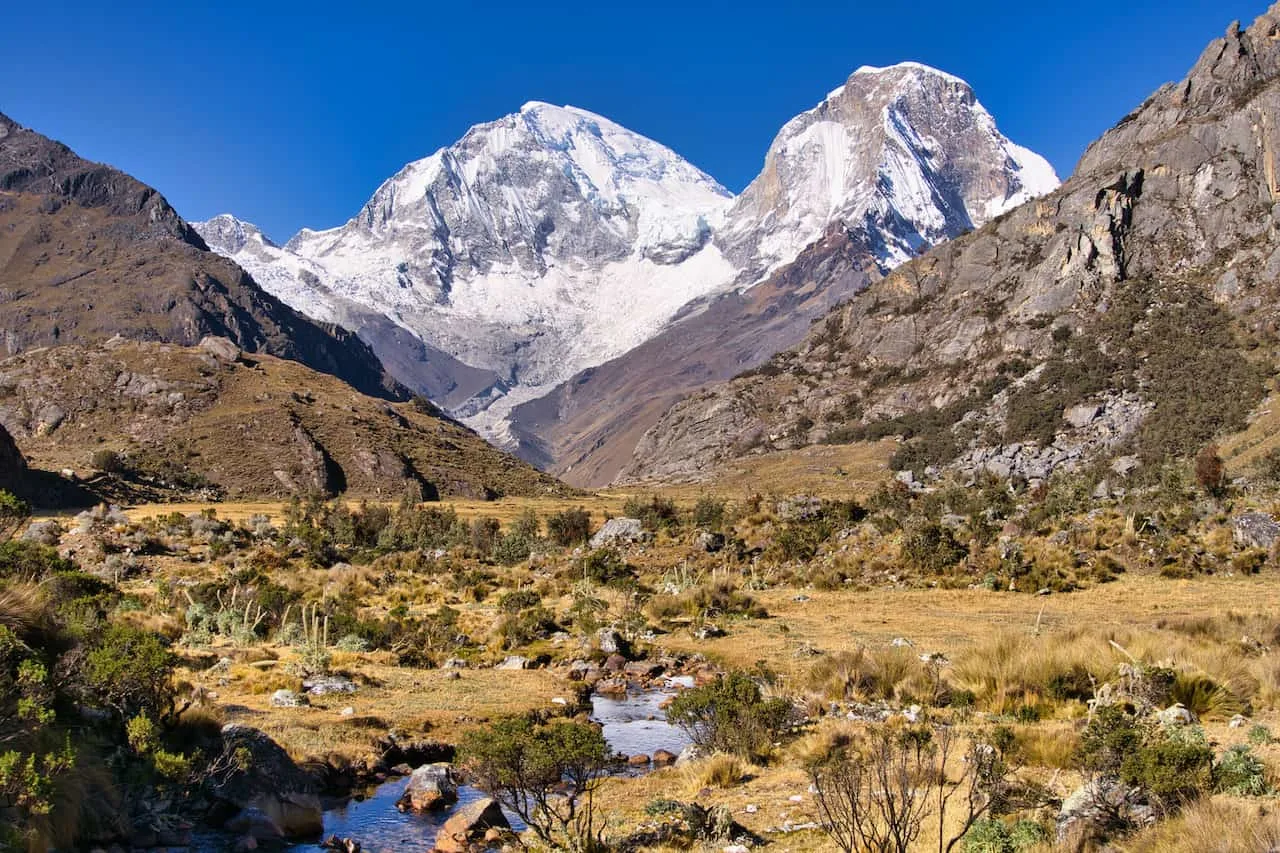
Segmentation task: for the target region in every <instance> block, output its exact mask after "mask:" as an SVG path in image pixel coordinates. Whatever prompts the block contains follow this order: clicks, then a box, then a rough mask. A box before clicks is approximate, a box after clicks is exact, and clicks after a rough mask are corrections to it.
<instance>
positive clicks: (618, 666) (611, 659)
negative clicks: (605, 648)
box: [604, 653, 627, 672]
mask: <svg viewBox="0 0 1280 853" xmlns="http://www.w3.org/2000/svg"><path fill="white" fill-rule="evenodd" d="M626 665H627V659H626V658H624V657H623V656H622V655H620V654H616V653H615V654H611V655H609V656H608V657H607V658H605V660H604V669H605V671H606V672H622V669H623V667H625V666H626Z"/></svg>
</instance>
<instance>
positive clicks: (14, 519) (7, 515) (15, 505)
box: [0, 489, 31, 542]
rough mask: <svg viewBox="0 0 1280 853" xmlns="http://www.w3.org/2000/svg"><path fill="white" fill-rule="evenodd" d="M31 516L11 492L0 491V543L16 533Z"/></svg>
mask: <svg viewBox="0 0 1280 853" xmlns="http://www.w3.org/2000/svg"><path fill="white" fill-rule="evenodd" d="M30 516H31V508H30V507H29V506H27V505H26V503H24V502H23V501H21V500H19V499H18V498H17V496H15V495H14V494H13V493H12V492H6V491H5V490H4V489H0V542H3V541H5V540H6V539H9V538H11V537H12V536H13V534H15V533H17V532H18V529H19V528H20V527H22V524H23V522H25V521H26V520H27V519H28V518H29V517H30Z"/></svg>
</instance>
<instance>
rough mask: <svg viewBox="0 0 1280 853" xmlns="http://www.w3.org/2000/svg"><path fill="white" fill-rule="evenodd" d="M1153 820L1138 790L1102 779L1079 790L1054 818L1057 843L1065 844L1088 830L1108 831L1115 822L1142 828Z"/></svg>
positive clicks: (1150, 810) (1140, 791)
mask: <svg viewBox="0 0 1280 853" xmlns="http://www.w3.org/2000/svg"><path fill="white" fill-rule="evenodd" d="M1155 820H1156V813H1155V810H1154V809H1153V808H1152V807H1151V805H1150V804H1149V803H1148V802H1147V797H1146V795H1145V794H1144V793H1143V792H1142V790H1141V789H1139V788H1136V787H1133V786H1130V785H1126V784H1124V783H1123V782H1121V781H1120V780H1119V779H1115V778H1112V777H1106V776H1103V777H1099V778H1097V779H1094V780H1092V781H1090V782H1088V783H1086V784H1084V785H1082V786H1080V787H1079V788H1077V789H1076V790H1075V791H1073V792H1072V793H1071V794H1070V795H1068V796H1067V798H1066V799H1065V800H1063V801H1062V808H1061V809H1059V811H1058V818H1057V835H1058V841H1059V842H1061V841H1065V840H1067V839H1068V838H1071V837H1073V836H1075V835H1076V833H1079V832H1082V831H1087V830H1088V828H1093V829H1095V830H1099V831H1107V830H1110V829H1111V828H1112V827H1111V824H1112V823H1113V822H1116V821H1119V822H1120V823H1121V824H1122V825H1129V826H1134V827H1142V826H1148V825H1150V824H1152V823H1154V822H1155Z"/></svg>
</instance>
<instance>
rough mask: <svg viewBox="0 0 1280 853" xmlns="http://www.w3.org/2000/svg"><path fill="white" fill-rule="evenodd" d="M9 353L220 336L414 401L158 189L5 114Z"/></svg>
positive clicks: (4, 326)
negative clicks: (219, 251) (202, 231)
mask: <svg viewBox="0 0 1280 853" xmlns="http://www.w3.org/2000/svg"><path fill="white" fill-rule="evenodd" d="M0 304H2V305H3V306H4V310H3V312H0V348H2V349H3V351H5V352H8V353H10V354H13V353H18V352H22V351H24V350H27V349H30V348H32V347H40V346H48V345H51V344H59V343H63V344H65V343H72V342H81V343H92V342H97V341H104V340H106V339H108V338H110V337H112V336H113V335H116V334H123V335H125V336H127V337H131V338H137V339H142V340H164V341H171V342H174V343H180V344H187V345H193V344H196V343H198V342H199V341H200V340H201V338H203V337H204V336H205V335H210V334H212V335H220V336H224V337H227V338H230V339H232V340H234V341H235V342H236V343H237V344H238V345H240V346H242V347H244V348H245V349H247V350H250V351H255V352H257V351H261V352H266V353H271V354H273V355H277V356H280V357H282V358H288V359H294V360H297V361H301V362H303V363H306V364H308V365H310V366H312V367H313V368H315V369H317V370H321V371H324V372H327V373H332V374H334V375H336V376H340V377H342V378H343V379H345V380H347V381H348V382H350V383H352V384H353V385H355V386H356V387H358V388H360V389H361V390H363V391H365V392H367V393H372V394H379V395H389V394H390V395H395V394H401V393H403V392H402V390H400V389H397V388H396V386H395V383H394V382H393V381H392V380H391V379H390V378H389V377H388V376H386V375H385V374H384V372H383V370H382V367H381V365H380V364H379V363H378V360H377V358H376V357H374V355H373V354H372V353H371V352H370V351H369V349H368V348H367V347H365V346H364V345H363V344H361V343H360V341H359V340H358V339H356V337H355V336H354V335H350V334H348V333H347V332H345V331H343V330H342V329H332V328H328V329H326V328H321V327H319V326H317V325H315V324H314V323H313V322H311V321H310V320H308V319H307V318H305V317H303V316H301V315H299V314H298V313H297V312H296V311H294V310H293V309H292V308H289V307H288V306H286V305H284V304H283V303H281V302H280V300H278V299H276V298H275V297H273V296H271V295H269V294H267V293H265V292H263V291H262V290H261V289H260V288H259V287H258V286H257V285H256V284H255V283H254V282H253V280H252V279H251V278H249V276H247V275H246V274H245V272H244V271H243V270H242V269H240V268H239V267H238V266H236V265H235V264H234V263H232V262H230V261H228V260H227V259H225V258H223V257H220V256H218V255H216V254H214V253H213V252H210V251H209V250H208V247H207V246H206V245H205V243H204V241H203V240H202V239H201V238H200V236H199V234H197V233H196V232H195V231H194V230H193V229H192V228H191V227H190V226H189V225H188V224H187V223H186V222H184V221H183V220H182V218H181V217H179V216H178V215H177V213H175V212H174V210H173V209H172V208H171V207H170V206H169V204H168V202H166V201H165V200H164V198H163V197H162V196H161V195H160V194H159V193H158V192H157V191H156V190H154V189H152V188H151V187H148V186H146V185H145V184H142V183H141V182H139V181H137V180H135V179H133V178H131V177H129V176H128V175H125V174H124V173H122V172H120V171H117V170H115V169H112V168H110V167H109V166H103V165H100V164H96V163H90V162H88V161H86V160H83V159H81V158H80V157H78V156H76V155H75V154H74V153H73V152H72V151H71V150H70V149H69V148H67V147H66V146H64V145H61V144H59V143H57V142H54V141H52V140H50V139H47V138H46V137H44V136H41V135H40V134H38V133H35V132H34V131H31V130H27V129H25V128H23V127H21V126H19V125H18V124H17V123H16V122H14V121H12V120H11V119H9V118H8V117H6V116H3V115H0Z"/></svg>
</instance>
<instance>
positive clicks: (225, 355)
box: [200, 335, 241, 362]
mask: <svg viewBox="0 0 1280 853" xmlns="http://www.w3.org/2000/svg"><path fill="white" fill-rule="evenodd" d="M200 349H201V350H203V351H204V352H206V353H208V354H209V355H211V356H213V357H214V358H216V359H218V360H219V361H226V362H233V361H239V360H240V356H241V352H240V347H238V346H236V344H235V342H234V341H231V340H228V339H227V338H219V337H215V336H213V335H209V336H207V337H205V338H204V339H202V340H201V341H200Z"/></svg>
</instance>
